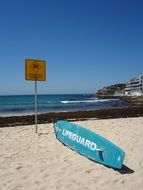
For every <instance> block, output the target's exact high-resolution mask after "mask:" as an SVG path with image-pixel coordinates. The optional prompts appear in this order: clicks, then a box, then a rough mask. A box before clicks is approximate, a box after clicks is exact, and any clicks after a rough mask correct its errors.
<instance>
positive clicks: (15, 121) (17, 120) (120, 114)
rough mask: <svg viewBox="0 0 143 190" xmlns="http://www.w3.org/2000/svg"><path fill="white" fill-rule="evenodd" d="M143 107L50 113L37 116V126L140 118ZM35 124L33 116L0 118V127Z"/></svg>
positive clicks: (142, 114)
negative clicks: (66, 121)
mask: <svg viewBox="0 0 143 190" xmlns="http://www.w3.org/2000/svg"><path fill="white" fill-rule="evenodd" d="M142 116H143V106H131V107H127V108H111V109H102V110H91V111H75V112H51V113H43V114H42V113H41V114H38V124H44V123H51V122H56V121H57V120H75V121H77V120H86V119H90V118H95V119H112V118H127V117H142ZM34 123H35V115H23V116H4V117H2V116H1V117H0V127H12V126H20V125H31V124H34Z"/></svg>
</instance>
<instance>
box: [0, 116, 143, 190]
mask: <svg viewBox="0 0 143 190" xmlns="http://www.w3.org/2000/svg"><path fill="white" fill-rule="evenodd" d="M74 123H77V124H79V125H81V126H83V127H86V128H89V129H91V130H93V131H95V132H96V133H98V134H100V135H102V136H104V137H105V138H107V139H109V140H111V141H112V142H113V143H115V144H117V145H118V146H120V147H121V148H122V149H123V150H124V151H125V153H126V157H125V160H124V165H123V168H122V169H121V170H115V169H112V168H108V167H106V166H103V165H102V164H98V163H96V162H93V161H91V160H89V159H87V158H86V157H84V156H81V155H80V154H78V153H76V152H75V151H73V150H71V149H69V148H68V147H66V146H64V145H63V144H62V143H61V142H59V141H58V140H57V139H56V138H55V134H54V129H53V125H52V124H40V125H39V126H38V134H36V133H35V126H34V125H29V126H17V127H7V128H0V189H1V190H80V189H81V190H87V189H88V190H111V189H116V190H121V189H122V190H124V189H125V190H141V189H142V188H143V117H135V118H121V119H101V120H97V119H95V120H94V119H90V120H86V121H76V122H74Z"/></svg>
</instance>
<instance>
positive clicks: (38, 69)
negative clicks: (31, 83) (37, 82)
mask: <svg viewBox="0 0 143 190" xmlns="http://www.w3.org/2000/svg"><path fill="white" fill-rule="evenodd" d="M40 69H41V67H40V65H39V64H37V63H34V64H32V70H33V71H34V72H35V73H37V72H38V71H40Z"/></svg>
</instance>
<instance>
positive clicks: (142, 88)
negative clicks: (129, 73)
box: [125, 75, 143, 96]
mask: <svg viewBox="0 0 143 190" xmlns="http://www.w3.org/2000/svg"><path fill="white" fill-rule="evenodd" d="M125 95H132V96H139V95H143V75H139V76H137V77H134V78H132V79H131V80H130V81H128V82H127V83H126V88H125Z"/></svg>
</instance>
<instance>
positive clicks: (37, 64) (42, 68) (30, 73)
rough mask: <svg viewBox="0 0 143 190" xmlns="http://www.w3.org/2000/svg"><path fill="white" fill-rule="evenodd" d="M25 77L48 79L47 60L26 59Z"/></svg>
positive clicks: (27, 78) (29, 78)
mask: <svg viewBox="0 0 143 190" xmlns="http://www.w3.org/2000/svg"><path fill="white" fill-rule="evenodd" d="M25 79H26V80H35V81H36V80H38V81H40V80H42V81H44V80H46V61H44V60H35V59H26V60H25Z"/></svg>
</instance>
